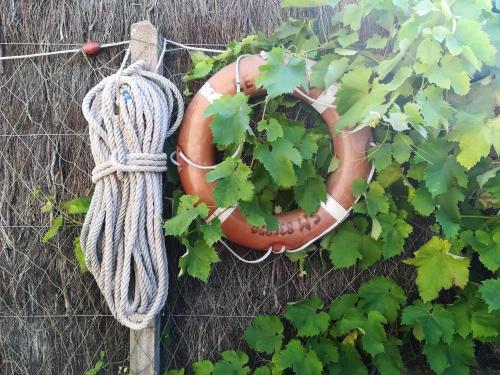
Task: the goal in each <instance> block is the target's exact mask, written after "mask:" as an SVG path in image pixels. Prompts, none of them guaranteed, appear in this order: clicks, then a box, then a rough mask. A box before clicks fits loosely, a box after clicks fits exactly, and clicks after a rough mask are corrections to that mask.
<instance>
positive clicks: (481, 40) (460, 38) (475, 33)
mask: <svg viewBox="0 0 500 375" xmlns="http://www.w3.org/2000/svg"><path fill="white" fill-rule="evenodd" d="M446 47H447V48H448V50H449V51H450V53H451V54H452V55H458V54H460V53H462V52H463V50H464V48H465V47H469V48H470V49H471V52H472V53H473V54H474V56H475V57H476V58H477V59H478V60H480V61H482V62H484V63H486V64H488V65H494V64H495V55H496V53H497V50H496V48H495V47H494V46H493V45H492V44H491V43H490V38H489V36H488V34H487V33H486V32H484V31H483V30H482V26H481V24H480V23H479V22H478V21H475V20H472V19H470V18H468V17H464V18H462V19H460V20H459V21H458V22H457V24H456V30H455V33H454V36H453V37H448V38H447V39H446Z"/></svg>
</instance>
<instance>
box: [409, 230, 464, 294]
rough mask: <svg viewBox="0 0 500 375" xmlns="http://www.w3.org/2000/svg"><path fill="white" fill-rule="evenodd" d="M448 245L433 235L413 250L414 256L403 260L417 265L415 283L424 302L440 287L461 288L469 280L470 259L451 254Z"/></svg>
mask: <svg viewBox="0 0 500 375" xmlns="http://www.w3.org/2000/svg"><path fill="white" fill-rule="evenodd" d="M450 247H451V244H450V243H449V242H448V241H446V240H442V239H440V238H438V237H433V238H432V239H431V240H430V241H429V242H427V243H426V244H425V245H424V246H422V247H421V248H420V249H419V250H417V251H415V257H414V258H411V259H406V260H404V262H405V263H406V264H411V265H413V266H415V267H417V285H418V290H419V292H420V296H421V297H422V300H423V301H424V302H427V301H430V300H432V299H434V298H436V297H437V296H438V294H439V291H440V290H441V289H449V288H451V287H452V286H459V287H460V288H463V287H465V284H467V282H468V281H469V263H470V260H469V259H467V258H463V257H459V256H457V255H454V254H451V253H450Z"/></svg>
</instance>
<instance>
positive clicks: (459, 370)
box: [423, 336, 476, 375]
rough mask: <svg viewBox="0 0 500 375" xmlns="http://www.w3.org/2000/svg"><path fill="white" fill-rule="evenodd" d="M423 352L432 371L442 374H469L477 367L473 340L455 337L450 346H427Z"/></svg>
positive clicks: (441, 344)
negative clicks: (473, 367)
mask: <svg viewBox="0 0 500 375" xmlns="http://www.w3.org/2000/svg"><path fill="white" fill-rule="evenodd" d="M423 352H424V354H425V356H426V358H427V361H428V362H429V365H430V367H431V369H432V370H433V371H434V372H435V373H436V374H438V375H440V374H447V375H453V374H468V373H469V372H470V367H471V366H474V365H476V358H475V353H474V342H473V340H472V339H471V338H467V339H464V338H462V337H460V336H455V338H454V339H453V342H452V343H451V344H450V345H447V344H443V343H439V344H433V345H430V344H426V345H424V349H423Z"/></svg>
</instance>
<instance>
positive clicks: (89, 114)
mask: <svg viewBox="0 0 500 375" xmlns="http://www.w3.org/2000/svg"><path fill="white" fill-rule="evenodd" d="M82 109H83V114H84V116H85V118H86V119H87V121H88V123H89V134H90V143H91V150H92V155H93V157H94V161H95V164H96V167H95V168H94V170H93V171H92V181H93V182H94V183H95V190H94V195H93V197H92V201H91V204H90V208H89V211H88V213H87V216H86V217H85V222H84V225H83V228H82V233H81V244H82V249H83V251H84V252H85V260H86V263H87V267H88V269H89V270H90V272H92V274H93V275H94V277H95V279H96V281H97V284H98V286H99V288H100V289H101V291H102V293H103V295H104V298H105V299H106V302H107V304H108V306H109V309H110V310H111V313H112V314H113V315H114V316H115V317H116V318H117V320H118V321H120V322H121V323H122V324H124V325H125V326H127V327H129V328H131V329H143V328H145V327H147V326H148V325H149V323H150V322H151V321H152V319H153V318H154V317H155V315H157V314H158V313H159V312H160V311H161V309H162V308H163V305H164V303H165V301H166V298H167V292H168V264H167V256H166V249H165V238H164V236H163V228H162V225H163V220H162V211H163V197H162V180H161V173H162V172H165V171H166V170H167V155H166V154H165V153H164V152H163V147H164V143H165V139H166V138H167V137H168V136H170V135H171V134H172V133H173V132H175V130H176V129H177V128H178V127H179V125H180V123H181V121H182V116H183V113H184V104H183V100H182V95H181V93H180V92H179V90H178V89H177V88H176V86H175V85H174V84H173V83H172V82H170V81H169V80H168V79H166V78H165V77H163V76H161V75H158V74H155V73H151V72H149V71H147V70H146V64H145V63H144V62H142V61H138V62H135V63H133V64H131V65H130V66H129V67H127V68H123V67H122V68H121V69H120V70H119V71H118V72H117V73H116V74H113V75H112V76H110V77H107V78H105V79H103V80H102V81H101V82H100V83H99V84H98V85H97V86H95V87H94V88H93V89H91V90H90V91H89V93H88V94H87V95H86V96H85V99H84V100H83V105H82Z"/></svg>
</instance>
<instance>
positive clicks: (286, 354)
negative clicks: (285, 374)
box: [277, 340, 323, 375]
mask: <svg viewBox="0 0 500 375" xmlns="http://www.w3.org/2000/svg"><path fill="white" fill-rule="evenodd" d="M277 365H278V368H279V369H281V370H284V369H287V368H290V369H292V370H293V372H294V373H295V374H296V375H321V374H322V371H323V364H322V363H321V361H320V360H319V358H318V356H317V355H316V353H315V352H314V351H312V350H307V349H306V348H304V347H303V346H302V344H301V343H300V341H299V340H290V342H289V343H288V344H287V346H286V348H285V349H284V350H282V351H281V352H280V353H278V355H277Z"/></svg>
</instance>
